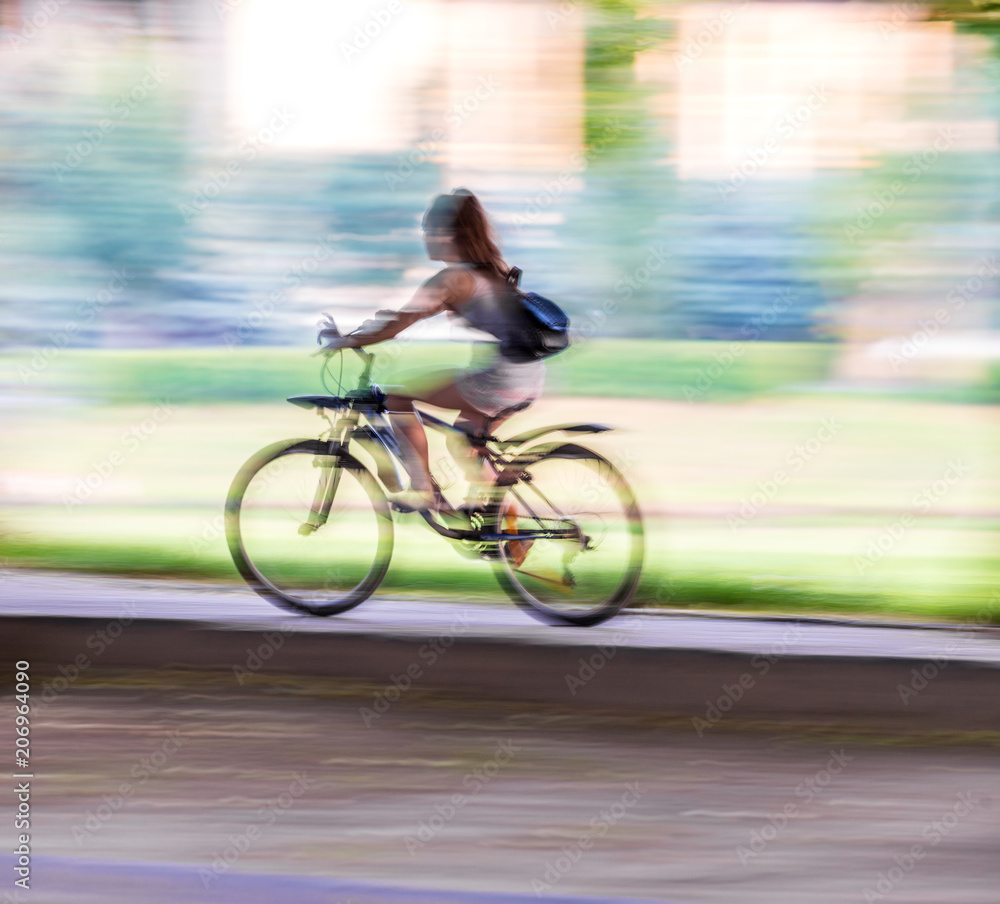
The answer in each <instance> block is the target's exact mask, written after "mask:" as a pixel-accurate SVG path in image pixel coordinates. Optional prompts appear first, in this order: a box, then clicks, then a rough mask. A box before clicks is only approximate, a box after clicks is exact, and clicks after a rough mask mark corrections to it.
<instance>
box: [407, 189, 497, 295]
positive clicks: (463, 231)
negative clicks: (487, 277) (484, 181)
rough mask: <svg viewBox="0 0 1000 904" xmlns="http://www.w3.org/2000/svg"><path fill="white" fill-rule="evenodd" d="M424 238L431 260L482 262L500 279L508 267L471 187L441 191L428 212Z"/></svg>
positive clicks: (481, 206)
mask: <svg viewBox="0 0 1000 904" xmlns="http://www.w3.org/2000/svg"><path fill="white" fill-rule="evenodd" d="M423 227H424V240H425V241H426V243H427V254H428V255H429V256H430V258H431V260H439V261H465V262H466V263H471V264H479V265H480V266H482V267H485V268H486V269H488V270H490V271H491V272H492V273H493V275H494V276H496V277H498V278H499V279H505V278H506V276H507V270H508V267H507V265H506V264H505V263H504V260H503V258H502V257H501V256H500V248H499V247H498V245H497V240H496V237H495V236H494V234H493V227H492V226H491V225H490V221H489V219H487V217H486V211H485V210H484V209H483V205H482V204H480V203H479V199H478V198H477V197H476V196H475V195H474V194H473V193H472V192H471V191H468V190H467V189H464V188H457V189H455V191H453V192H452V193H451V194H450V195H438V196H437V197H436V198H435V199H434V201H433V202H432V203H431V206H430V207H428V208H427V213H425V214H424V222H423Z"/></svg>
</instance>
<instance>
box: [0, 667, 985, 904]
mask: <svg viewBox="0 0 1000 904" xmlns="http://www.w3.org/2000/svg"><path fill="white" fill-rule="evenodd" d="M358 694H359V692H358V691H353V692H352V691H351V690H350V689H345V688H339V687H336V686H332V685H331V683H330V682H329V681H326V680H324V679H319V678H317V679H309V680H307V679H300V680H294V679H284V680H281V681H274V682H271V683H269V684H267V685H260V686H254V687H247V688H242V689H235V688H234V684H233V682H232V681H231V680H230V681H227V680H226V679H225V677H224V676H220V675H218V674H215V675H212V674H208V673H197V672H191V673H189V674H187V675H177V674H174V675H166V676H164V675H162V674H157V673H154V672H136V673H122V674H118V675H116V676H114V677H105V678H104V679H102V680H96V678H95V679H94V680H91V681H90V682H89V683H88V684H86V685H80V686H78V687H75V688H74V689H73V690H72V691H71V692H69V693H66V694H64V695H63V696H61V697H59V699H58V700H56V701H55V702H54V703H52V704H51V705H50V706H48V707H46V708H45V709H44V711H43V712H42V713H40V714H39V715H37V717H36V718H35V719H34V721H33V723H32V734H31V740H32V775H33V779H32V784H31V798H30V804H31V828H30V832H31V840H30V847H31V852H32V857H33V861H32V874H31V876H32V891H31V892H30V893H29V894H26V895H22V897H21V898H20V899H18V898H15V897H13V895H12V894H11V893H12V892H14V891H15V889H14V888H13V886H12V884H11V883H12V876H13V871H12V870H11V869H10V868H9V866H10V865H11V859H12V858H11V857H10V856H9V854H7V853H6V852H5V854H4V856H3V858H0V860H2V861H4V862H0V866H2V867H3V876H4V879H3V882H4V885H3V887H2V888H0V901H9V900H15V901H16V900H20V901H24V902H30V904H65V902H81V904H91V902H93V904H96V902H101V904H121V902H128V904H165V902H171V904H173V902H185V904H199V902H226V904H231V902H237V901H238V902H240V904H253V902H275V904H285V902H295V904H312V902H314V901H315V902H319V901H323V902H329V904H347V902H351V904H374V902H389V901H392V902H410V904H416V902H421V904H424V902H453V901H469V902H482V904H486V902H493V904H500V902H511V904H513V902H515V901H526V900H538V899H539V898H541V899H546V898H548V899H551V900H553V901H580V900H581V899H587V898H593V900H595V901H606V900H608V899H621V898H639V899H645V900H664V901H673V902H677V904H695V902H697V904H732V902H737V901H738V902H741V904H803V902H808V904H840V902H864V901H871V900H885V901H890V902H898V904H941V902H948V904H987V902H989V904H995V902H996V901H997V889H998V888H1000V857H998V856H997V826H998V808H997V802H998V800H1000V772H998V770H997V768H996V753H995V749H989V748H984V747H967V748H957V747H948V746H926V745H925V746H907V745H905V744H900V743H894V744H883V743H878V742H873V741H871V740H867V741H865V740H859V739H857V738H854V737H851V736H850V735H846V736H837V735H830V736H827V737H816V736H805V735H802V736H799V735H796V734H795V733H794V732H792V731H782V732H781V733H780V734H771V735H767V734H761V733H754V734H707V735H705V736H704V737H701V738H699V737H696V736H695V734H694V733H693V732H691V731H690V730H688V731H681V730H678V729H676V728H664V727H656V726H651V725H648V724H644V723H643V722H642V721H641V720H628V719H614V718H609V717H600V718H598V717H593V716H584V715H580V714H571V713H567V712H554V711H545V710H540V709H537V708H536V709H531V708H524V707H519V706H515V705H502V704H494V703H489V704H485V703H484V704H481V705H478V706H472V705H469V704H468V703H449V702H447V701H437V702H432V701H426V700H420V699H418V698H415V697H414V698H410V697H406V698H404V699H402V700H400V701H399V702H398V703H397V704H396V705H394V706H393V707H391V708H390V709H389V710H388V711H387V712H386V713H385V714H384V715H383V716H382V717H381V718H380V719H378V720H375V721H374V722H371V723H368V724H366V722H365V720H364V719H363V718H362V717H361V716H360V710H361V707H362V706H364V705H365V704H366V703H367V702H368V701H367V700H366V699H364V697H362V696H358ZM5 709H6V708H5ZM8 711H9V710H8ZM12 738H13V732H12V724H11V719H9V718H5V719H4V720H3V722H2V724H0V747H2V749H5V750H10V749H11V742H12ZM5 797H6V798H7V800H8V801H9V800H10V799H11V798H10V797H9V796H7V795H5ZM7 806H8V804H7V803H5V804H4V808H5V809H6V807H7ZM4 822H5V823H7V818H6V817H5V818H4ZM11 850H13V847H10V848H7V851H11ZM5 893H6V894H10V895H11V897H9V898H4V894H5ZM880 895H881V896H884V897H879V896H880Z"/></svg>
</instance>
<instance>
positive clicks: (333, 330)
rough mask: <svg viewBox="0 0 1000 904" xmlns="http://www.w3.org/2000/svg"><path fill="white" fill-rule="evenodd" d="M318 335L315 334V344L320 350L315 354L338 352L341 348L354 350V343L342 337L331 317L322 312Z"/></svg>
mask: <svg viewBox="0 0 1000 904" xmlns="http://www.w3.org/2000/svg"><path fill="white" fill-rule="evenodd" d="M319 327H320V330H319V333H317V334H316V342H317V343H319V345H320V346H321V347H320V350H319V352H317V354H319V353H320V352H325V353H327V354H329V353H331V352H336V351H340V349H342V348H354V347H355V345H354V343H353V342H352V341H351V340H350V339H349V338H348V337H347V336H342V335H341V333H340V330H339V329H338V328H337V324H336V322H335V321H334V319H333V317H331V316H330V315H329V314H327V313H326V312H324V314H323V319H322V320H321V321H320V322H319Z"/></svg>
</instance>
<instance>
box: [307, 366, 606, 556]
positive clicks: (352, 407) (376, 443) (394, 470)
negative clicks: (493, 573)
mask: <svg viewBox="0 0 1000 904" xmlns="http://www.w3.org/2000/svg"><path fill="white" fill-rule="evenodd" d="M353 351H354V352H356V353H357V354H358V355H359V356H360V357H361V358H362V360H363V361H364V362H365V366H364V369H363V370H362V373H361V377H360V379H359V381H358V386H357V388H356V389H353V390H350V391H349V392H348V393H347V394H346V395H344V396H317V395H309V396H292V397H290V398H289V399H288V401H289V402H291V403H292V404H293V405H298V406H299V407H301V408H316V409H317V410H318V411H319V412H320V413H321V415H322V416H323V417H324V418H325V419H326V420H327V422H328V423H329V424H330V430H329V443H330V451H331V454H334V455H335V454H337V453H338V452H341V451H343V452H347V451H348V449H349V445H350V443H351V442H352V441H354V442H357V443H358V444H359V445H360V446H361V447H362V448H364V449H365V450H366V451H367V452H368V454H369V455H370V456H371V458H372V459H373V460H374V462H375V466H376V470H377V473H378V479H379V480H380V481H381V483H382V484H383V485H384V486H385V488H386V489H387V490H388V491H389V492H390V493H398V492H400V491H402V490H403V488H404V487H405V485H406V484H407V482H408V480H407V478H406V476H405V475H406V468H405V466H404V465H403V458H402V452H401V449H400V446H399V439H398V438H397V436H396V434H395V431H394V430H393V428H392V424H391V422H390V420H389V418H388V417H387V411H386V407H385V400H386V394H385V392H384V391H383V390H382V389H381V387H379V386H378V385H377V384H375V383H373V382H372V381H371V371H372V367H373V365H374V362H375V355H374V354H373V353H371V352H366V351H363V350H362V349H353ZM324 366H326V365H324ZM327 411H335V412H340V413H341V414H340V417H339V418H338V419H337V422H336V424H334V423H333V421H332V420H331V419H330V417H329V415H328V414H326V413H325V412H327ZM418 413H419V414H420V418H421V420H422V421H423V423H424V424H425V425H426V426H428V427H431V428H433V429H435V430H437V431H439V432H442V433H452V434H460V435H462V436H463V437H464V438H465V439H467V440H470V441H472V442H476V441H477V439H478V442H477V445H478V447H479V448H480V449H481V451H482V454H483V457H484V458H485V460H486V462H487V464H488V465H489V467H490V468H491V470H492V471H493V473H494V475H495V476H496V477H497V478H498V479H499V478H500V477H501V475H503V474H504V473H510V472H511V471H513V472H515V477H516V480H515V483H516V482H518V481H520V480H521V479H522V478H521V476H519V475H518V474H517V473H516V472H519V471H520V468H519V465H523V464H524V463H525V462H524V461H523V460H521V461H519V460H518V456H517V453H518V452H519V450H521V449H522V448H523V447H524V446H525V445H526V444H527V443H528V442H530V441H531V440H534V439H537V438H539V437H541V436H544V435H547V434H549V433H554V432H559V431H564V432H569V433H601V432H604V431H606V430H610V429H611V428H610V427H606V426H603V425H601V424H562V425H559V426H555V427H548V428H544V429H541V430H532V431H529V432H528V433H523V434H520V435H518V436H515V437H513V438H512V439H509V440H500V439H498V438H497V437H494V436H484V437H480V438H476V437H471V436H470V434H469V433H468V432H467V431H465V430H463V429H461V428H460V427H456V426H455V425H454V424H449V423H448V422H447V421H444V420H442V419H441V418H438V417H435V416H434V415H432V414H428V413H426V412H423V411H419V410H418ZM362 416H364V418H365V421H366V422H367V423H364V424H362V423H360V421H361V418H362ZM510 453H515V455H514V457H511V455H510ZM522 459H523V456H522ZM324 470H326V471H329V472H330V473H327V474H324V475H323V476H322V477H321V479H320V481H319V486H318V487H317V490H316V497H315V500H314V502H313V507H312V510H311V511H310V515H309V520H308V521H307V522H306V523H305V524H303V525H302V527H301V528H300V532H303V533H307V532H309V531H313V530H316V529H317V528H319V527H321V526H322V525H323V524H324V523H325V522H326V518H327V516H328V515H329V512H330V508H331V506H332V504H333V499H334V496H335V494H336V490H337V484H338V482H339V481H338V480H337V479H336V478H335V477H333V476H332V475H333V474H334V468H333V467H329V468H326V469H324ZM512 492H514V491H513V490H512ZM519 498H520V496H519ZM521 501H522V504H524V505H525V507H526V508H527V509H528V511H529V512H530V511H531V509H530V506H528V505H527V503H526V502H524V500H523V499H521ZM532 514H533V513H532ZM421 515H422V517H423V519H424V520H425V521H426V522H427V524H428V525H429V526H430V527H431V528H432V529H433V530H434V531H435V532H437V533H438V534H440V535H441V536H443V537H447V538H449V539H452V540H473V541H482V542H488V543H494V542H505V541H508V540H536V539H560V538H577V537H579V530H578V529H577V528H576V527H575V526H574V527H572V528H564V529H555V530H553V529H549V530H540V531H531V532H519V533H515V534H506V533H490V534H484V533H482V532H481V531H473V530H463V529H458V528H452V527H448V526H446V525H444V524H442V523H441V522H440V521H437V520H435V519H434V518H433V517H432V516H431V515H430V513H429V512H427V511H422V512H421ZM535 520H536V521H537V522H538V523H539V524H541V519H538V518H537V516H535ZM547 520H548V519H547Z"/></svg>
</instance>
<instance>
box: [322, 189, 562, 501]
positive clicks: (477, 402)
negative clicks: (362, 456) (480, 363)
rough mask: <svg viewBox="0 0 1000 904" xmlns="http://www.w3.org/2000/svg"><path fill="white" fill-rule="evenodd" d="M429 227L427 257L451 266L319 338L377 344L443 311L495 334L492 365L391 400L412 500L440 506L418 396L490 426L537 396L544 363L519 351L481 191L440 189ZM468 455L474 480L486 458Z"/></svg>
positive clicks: (484, 428) (451, 374)
mask: <svg viewBox="0 0 1000 904" xmlns="http://www.w3.org/2000/svg"><path fill="white" fill-rule="evenodd" d="M423 231H424V242H425V244H426V246H427V255H428V257H429V258H430V259H431V260H437V261H443V262H445V263H446V264H447V265H448V266H446V267H445V268H444V269H443V270H441V271H439V272H438V273H436V274H435V275H434V276H432V277H431V278H430V279H428V280H427V281H426V282H425V283H424V284H423V285H422V286H421V287H420V288H419V289H418V290H417V292H416V294H415V295H414V296H413V298H412V299H411V301H410V302H409V303H408V304H407V305H405V306H404V307H403V308H402V309H401V310H400V311H397V312H392V311H379V312H378V315H377V319H376V320H374V321H367V322H366V323H365V324H364V325H363V326H362V327H361V328H360V330H357V331H355V332H354V333H352V334H351V335H349V336H341V335H340V333H339V332H338V331H337V329H336V327H335V325H333V323H332V321H330V322H328V324H327V326H326V328H325V329H321V330H320V333H319V342H320V344H321V345H322V346H323V349H324V350H329V351H334V350H337V349H340V348H362V347H364V346H368V345H374V344H375V343H377V342H385V341H386V340H387V339H392V338H393V337H394V336H396V335H398V334H399V333H400V332H402V331H403V330H405V329H406V328H407V327H408V326H412V325H413V324H414V323H416V322H417V321H419V320H423V319H425V318H427V317H433V316H434V315H435V314H439V313H441V312H442V311H446V312H448V313H449V314H450V315H453V316H455V317H459V318H461V319H463V320H464V321H465V322H466V323H467V324H468V325H470V326H472V327H474V328H475V329H478V330H481V331H483V332H485V333H488V334H489V335H490V336H492V337H493V339H494V340H496V346H495V349H494V351H493V353H492V357H491V360H490V361H489V363H488V364H487V366H485V367H481V368H479V369H470V370H464V371H455V370H450V371H445V372H442V373H440V374H438V375H437V377H438V378H437V379H435V380H433V381H432V386H433V388H430V389H426V390H415V389H413V390H411V389H406V390H400V389H396V390H394V391H393V393H392V394H391V395H389V397H388V399H387V400H386V405H387V408H388V410H389V414H390V417H391V419H392V422H393V428H394V431H395V433H396V435H397V437H399V439H400V446H401V451H402V453H403V459H404V463H405V464H406V468H407V471H408V472H409V474H410V478H411V489H412V491H413V494H412V498H411V499H410V503H411V504H412V506H413V507H414V508H420V509H434V508H438V507H439V506H440V504H441V498H440V495H439V494H438V493H437V492H436V491H435V487H434V482H433V480H432V478H431V474H430V466H429V458H428V450H427V437H426V435H425V434H424V428H423V425H422V424H421V422H420V417H419V415H418V414H417V412H416V410H415V409H414V407H413V403H414V402H426V403H427V404H429V405H434V406H435V407H437V408H446V409H451V410H457V411H458V413H459V419H460V420H461V421H464V422H465V425H466V428H467V429H468V430H469V431H470V432H471V433H484V432H489V431H490V430H492V429H494V428H495V427H496V426H497V425H498V424H500V423H502V422H503V421H505V420H506V419H507V418H509V417H510V416H511V415H513V414H514V413H515V412H517V411H522V410H523V409H525V408H527V407H528V406H529V405H530V404H531V403H532V402H534V401H535V399H537V398H538V396H539V395H540V394H541V392H542V387H543V385H544V382H545V365H544V364H543V363H542V362H541V361H540V360H538V359H535V358H532V359H530V360H525V359H524V357H523V356H519V355H517V354H516V352H515V351H513V349H515V348H516V347H517V345H518V342H517V340H518V336H517V335H516V333H517V331H518V329H519V326H518V323H517V320H516V317H515V316H514V313H513V312H512V310H511V306H510V304H509V293H510V285H509V283H508V282H507V277H508V274H509V272H510V268H509V267H508V266H507V265H506V264H505V263H504V261H503V258H502V257H501V256H500V249H499V247H498V246H497V241H496V238H495V236H494V234H493V230H492V228H491V226H490V222H489V220H488V219H487V217H486V212H485V210H484V209H483V206H482V204H480V202H479V199H478V198H477V197H476V196H475V195H474V194H472V192H470V191H467V190H465V189H457V190H456V191H454V192H452V193H451V194H449V195H439V196H438V197H437V198H435V199H434V202H433V203H432V204H431V206H430V207H429V208H428V210H427V212H426V213H425V214H424V218H423ZM467 455H469V456H471V461H472V463H473V464H472V467H471V468H470V476H472V477H473V479H474V480H475V479H476V477H477V475H476V473H475V472H476V471H477V470H481V464H479V459H478V458H477V457H476V456H475V453H474V452H472V451H469V452H467Z"/></svg>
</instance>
